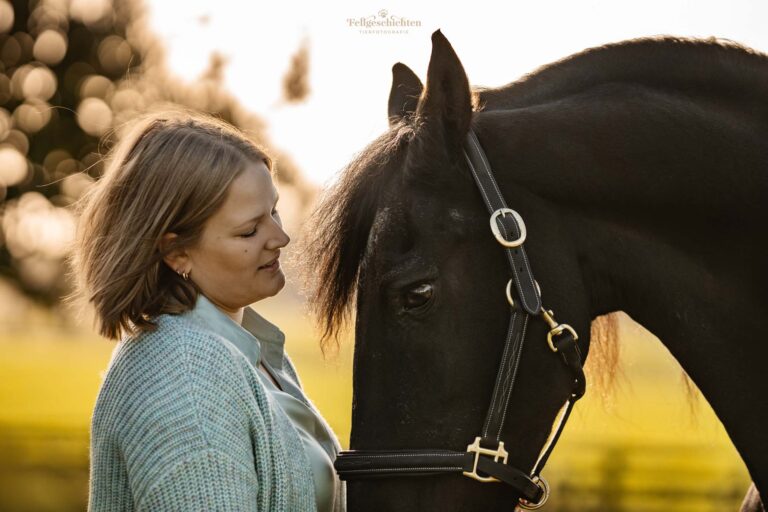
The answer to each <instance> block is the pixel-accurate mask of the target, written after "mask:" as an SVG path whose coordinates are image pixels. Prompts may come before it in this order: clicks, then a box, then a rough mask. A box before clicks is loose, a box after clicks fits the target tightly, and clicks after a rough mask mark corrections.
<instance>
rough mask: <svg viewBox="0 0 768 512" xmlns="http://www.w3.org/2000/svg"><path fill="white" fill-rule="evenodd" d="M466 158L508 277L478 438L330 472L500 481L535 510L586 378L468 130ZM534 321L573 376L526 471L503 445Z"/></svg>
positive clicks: (350, 463) (380, 454)
mask: <svg viewBox="0 0 768 512" xmlns="http://www.w3.org/2000/svg"><path fill="white" fill-rule="evenodd" d="M464 149H465V151H464V156H465V158H466V160H467V163H468V164H469V169H470V171H471V172H472V176H473V177H474V179H475V183H476V184H477V187H478V189H479V190H480V194H481V195H482V196H483V201H484V202H485V205H486V207H487V208H488V211H489V212H490V214H491V218H490V224H491V232H492V233H493V236H494V237H495V238H496V240H497V241H498V242H499V244H501V245H502V246H503V247H504V252H505V253H506V255H507V260H508V261H509V264H510V267H511V269H512V278H511V279H510V280H509V282H508V283H507V286H506V290H505V293H506V297H507V300H508V301H509V304H510V306H511V311H512V312H511V316H510V320H509V328H508V329H507V337H506V341H505V344H504V352H503V353H502V357H501V363H500V365H499V371H498V374H497V376H496V382H495V384H494V387H493V394H492V395H491V404H490V406H489V407H488V412H487V414H486V418H485V423H484V424H483V429H482V433H481V435H479V436H477V437H475V439H474V441H472V442H471V443H470V444H469V445H468V446H467V449H466V451H463V452H460V451H452V450H430V449H425V450H348V451H342V452H341V453H339V455H338V457H337V458H336V461H335V462H334V467H335V468H336V472H337V473H338V474H339V477H340V478H341V479H342V480H354V479H369V478H386V477H403V476H430V475H441V474H451V473H456V474H461V475H464V476H466V477H469V478H472V479H474V480H477V481H479V482H484V483H488V482H503V483H505V484H507V485H509V486H511V487H512V488H514V489H515V490H516V491H517V492H518V493H519V494H520V500H519V506H520V507H521V508H523V509H526V510H535V509H538V508H541V507H542V506H543V505H544V503H546V501H547V499H548V498H549V485H548V484H547V482H546V480H544V479H543V478H542V477H541V476H540V473H541V470H542V469H543V467H544V465H545V464H546V462H547V459H549V456H550V454H551V453H552V450H553V449H554V447H555V444H557V441H558V439H559V438H560V434H561V433H562V431H563V429H564V428H565V424H566V422H567V421H568V417H569V416H570V414H571V411H572V410H573V405H574V404H575V403H576V401H577V400H578V399H579V398H581V397H582V396H583V395H584V391H585V385H586V381H585V378H584V371H583V369H582V357H581V352H580V351H579V347H578V345H577V344H576V340H578V335H577V334H576V331H575V330H574V329H573V328H572V327H571V326H570V325H568V324H558V323H557V322H556V321H555V318H554V313H553V312H552V311H551V310H546V309H544V308H543V307H542V305H541V290H540V288H539V284H538V283H537V282H536V280H535V279H534V278H533V273H532V272H531V268H530V265H529V264H528V257H527V256H526V254H525V250H524V249H523V242H525V239H526V236H527V230H526V227H525V223H524V222H523V219H522V217H521V216H520V214H519V213H517V212H516V211H515V210H512V209H510V208H507V206H506V204H505V202H504V198H503V197H502V195H501V191H500V190H499V187H498V185H497V184H496V180H495V179H494V177H493V172H492V171H491V166H490V164H489V163H488V159H487V158H486V156H485V153H484V152H483V150H482V148H481V146H480V141H478V139H477V136H476V135H475V133H474V132H473V131H472V130H470V132H469V134H468V136H467V141H466V145H465V148H464ZM513 283H514V285H515V289H516V291H517V296H518V298H519V301H520V306H521V307H518V306H517V305H516V303H515V300H514V298H513V296H512V284H513ZM538 316H540V317H541V318H542V319H543V320H544V321H545V322H546V323H547V325H548V326H549V331H548V333H547V344H548V345H549V347H550V349H551V350H552V351H553V352H554V353H558V354H560V356H561V358H562V360H563V362H564V363H565V365H566V367H567V368H568V369H569V371H570V372H571V374H572V376H573V388H572V390H571V395H570V397H569V398H568V399H567V400H566V402H565V405H564V408H563V409H561V413H562V414H559V415H558V417H559V421H557V423H556V426H555V428H554V429H553V431H552V433H551V435H550V437H549V439H548V441H547V443H545V445H544V447H543V448H542V450H541V453H540V455H539V458H538V460H537V461H536V464H535V465H534V467H533V469H532V470H531V471H530V473H525V472H523V471H521V470H519V469H517V468H515V467H513V466H510V465H508V464H507V458H508V455H509V454H508V452H507V451H506V449H505V448H504V442H503V441H502V440H501V432H502V429H503V428H504V422H505V419H506V416H507V410H508V408H509V407H508V406H509V397H510V396H511V394H512V388H513V387H514V383H515V377H516V375H517V368H518V365H519V363H520V356H521V355H522V351H523V343H524V342H525V333H526V327H527V325H528V320H529V319H530V318H531V317H538Z"/></svg>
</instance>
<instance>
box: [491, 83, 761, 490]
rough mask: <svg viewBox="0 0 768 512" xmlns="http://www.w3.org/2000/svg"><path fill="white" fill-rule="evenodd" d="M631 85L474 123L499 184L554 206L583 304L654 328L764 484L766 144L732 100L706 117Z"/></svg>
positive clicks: (695, 107)
mask: <svg viewBox="0 0 768 512" xmlns="http://www.w3.org/2000/svg"><path fill="white" fill-rule="evenodd" d="M640 92H641V93H642V94H643V95H645V96H646V97H645V98H644V99H642V100H640V99H638V97H637V95H636V94H634V95H633V94H632V92H631V91H620V90H615V89H612V90H610V91H608V92H606V94H605V95H602V96H601V95H600V94H592V95H590V96H587V97H582V98H579V97H572V98H570V99H566V100H563V101H561V102H559V103H557V104H553V105H552V106H551V107H550V108H547V107H546V106H545V107H542V106H539V107H536V109H535V110H530V111H529V110H526V109H521V110H517V111H509V112H506V113H503V112H489V113H486V114H484V115H482V116H481V119H480V120H479V122H478V126H477V128H478V130H479V132H480V135H481V142H483V143H484V145H485V146H486V149H487V150H488V152H489V158H490V160H491V164H492V165H493V166H494V167H495V168H497V169H504V170H503V171H501V174H502V176H501V178H500V179H501V181H502V187H503V188H505V187H509V189H508V190H510V191H512V190H513V189H514V187H522V188H525V189H526V190H527V191H529V192H532V193H533V194H535V195H537V196H539V197H541V198H543V199H545V200H547V201H545V202H544V203H542V204H548V205H552V204H556V205H558V211H559V212H561V213H562V215H561V220H562V224H563V225H564V226H565V227H566V229H567V230H568V232H570V233H572V235H573V240H574V242H575V244H576V248H575V249H576V251H577V253H578V257H579V261H580V265H581V270H582V272H583V275H584V281H585V283H586V286H587V288H588V293H589V294H590V301H591V305H592V313H593V316H597V315H598V314H602V313H607V312H610V311H619V310H622V311H625V312H626V313H628V314H629V315H630V316H632V318H634V319H635V320H637V321H638V322H639V323H641V324H642V325H643V326H645V327H646V328H647V329H649V330H650V331H651V332H653V333H654V334H655V335H656V336H658V337H659V339H661V340H662V342H663V343H664V344H665V345H666V346H667V347H668V348H669V350H670V351H671V352H672V354H673V355H674V356H675V357H676V358H677V359H678V361H679V362H680V364H681V365H682V366H683V367H684V368H685V370H686V372H687V373H688V374H689V375H690V376H691V378H692V379H693V380H694V381H695V382H696V384H697V385H698V386H699V388H700V389H701V391H702V392H703V394H704V395H705V396H706V398H707V399H708V400H709V402H710V404H711V405H712V406H713V408H714V409H715V411H716V412H717V414H718V416H719V417H720V419H721V420H722V421H723V423H724V425H725V426H726V429H727V430H728V432H729V434H730V435H731V438H732V439H733V441H734V443H735V444H736V446H737V448H738V449H739V450H740V451H741V453H742V455H743V456H744V458H745V461H746V462H747V465H748V467H749V468H750V470H751V472H752V475H753V478H755V480H756V482H757V483H758V487H761V484H762V488H763V489H766V487H768V443H766V442H765V441H764V439H763V438H764V435H763V434H762V432H764V429H765V425H766V424H768V400H767V399H766V398H765V397H763V396H762V392H763V390H764V389H766V386H765V382H766V378H765V375H766V371H768V370H767V369H766V366H765V365H766V361H768V343H766V342H765V340H764V339H763V338H764V335H763V326H762V321H763V319H764V317H765V313H766V311H768V302H767V301H766V292H765V290H766V283H768V278H767V277H766V276H767V275H768V273H767V272H766V270H765V266H764V264H763V261H764V260H765V256H764V254H765V251H763V250H762V248H765V246H766V243H765V240H764V234H765V228H764V227H763V226H761V225H760V224H759V222H760V221H761V219H763V218H765V215H764V214H765V211H764V210H765V209H766V201H765V198H766V197H768V194H766V182H767V180H766V179H765V178H764V176H765V174H766V172H765V168H764V167H762V166H761V165H760V164H761V163H762V162H766V161H768V147H766V144H765V142H762V143H761V142H756V140H757V137H755V138H750V139H745V138H744V136H743V135H744V134H748V132H744V133H742V132H741V131H740V130H743V126H744V125H743V124H742V125H740V124H739V122H738V121H739V119H738V118H736V117H733V118H730V117H728V116H731V115H732V112H728V113H726V114H724V113H723V112H718V111H716V110H713V112H712V124H711V125H706V124H702V123H705V120H706V116H704V115H702V114H704V113H706V112H705V110H706V109H705V107H704V106H700V105H687V104H676V103H675V100H673V99H671V98H668V97H664V96H663V94H661V93H660V97H659V98H654V94H655V93H654V92H652V91H645V90H643V91H640ZM654 99H658V100H659V101H660V103H661V108H659V105H657V104H655V102H654V101H653V100H654ZM724 115H725V116H726V117H727V118H729V119H731V120H732V123H730V126H729V125H728V123H725V122H724V118H723V116H724ZM746 122H747V121H745V123H746ZM762 140H763V141H765V140H768V137H766V136H765V134H764V135H763V136H762ZM513 207H514V206H513ZM761 213H762V214H763V215H762V216H759V215H760V214H761ZM541 271H544V270H541ZM764 492H765V491H764Z"/></svg>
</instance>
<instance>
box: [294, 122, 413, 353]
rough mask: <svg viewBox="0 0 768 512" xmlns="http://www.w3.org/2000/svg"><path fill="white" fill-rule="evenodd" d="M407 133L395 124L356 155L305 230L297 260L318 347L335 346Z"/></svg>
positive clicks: (398, 167)
mask: <svg viewBox="0 0 768 512" xmlns="http://www.w3.org/2000/svg"><path fill="white" fill-rule="evenodd" d="M413 134H414V130H413V127H412V126H411V125H410V124H408V123H406V122H402V123H398V124H396V125H394V126H392V127H391V128H390V129H389V130H388V131H387V132H385V133H384V134H383V135H381V136H380V137H378V138H377V139H376V140H374V141H373V142H371V143H370V144H369V145H368V146H367V147H366V148H365V149H363V151H361V152H360V153H358V154H357V155H356V156H355V158H353V160H352V161H351V162H350V163H349V164H348V165H347V166H346V167H345V168H344V170H343V171H342V172H341V175H340V178H339V180H338V181H337V183H336V184H335V185H333V186H332V187H330V188H329V189H328V190H327V191H326V192H324V193H323V195H322V196H321V199H320V202H319V204H318V206H317V208H316V209H315V212H314V213H313V215H312V216H311V220H310V222H309V226H308V229H307V230H305V232H306V233H307V235H306V238H305V239H304V240H303V241H302V247H301V249H300V250H299V251H298V255H297V260H298V264H299V269H300V271H301V273H302V274H303V277H304V281H305V286H306V289H307V298H308V305H309V308H310V310H311V311H312V313H313V314H314V315H315V317H316V320H317V323H318V326H319V327H320V330H321V333H322V335H321V346H322V347H323V348H324V349H325V348H326V347H327V346H328V345H329V344H330V343H331V341H334V342H336V343H337V344H338V336H339V334H340V332H341V330H342V328H343V327H344V325H345V323H346V320H347V319H348V318H349V314H350V311H351V309H352V305H353V302H354V298H355V291H356V288H357V282H358V278H359V275H360V270H361V266H362V264H363V260H364V258H365V256H366V254H367V252H368V251H369V250H370V247H371V244H373V243H375V239H376V233H377V232H379V231H380V230H381V225H382V224H383V223H384V220H385V217H386V211H387V210H386V208H385V206H384V205H385V203H386V201H387V197H386V191H387V190H389V189H390V188H391V187H392V183H393V182H394V180H397V179H398V177H401V176H402V169H401V168H402V167H403V165H404V161H405V158H404V155H405V152H406V148H407V144H408V142H409V141H410V140H411V139H412V138H413ZM377 219H378V220H377Z"/></svg>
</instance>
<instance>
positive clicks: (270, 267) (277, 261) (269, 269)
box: [259, 258, 280, 272]
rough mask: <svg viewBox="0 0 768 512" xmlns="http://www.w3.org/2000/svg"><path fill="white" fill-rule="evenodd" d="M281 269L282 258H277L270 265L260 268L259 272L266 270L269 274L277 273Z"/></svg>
mask: <svg viewBox="0 0 768 512" xmlns="http://www.w3.org/2000/svg"><path fill="white" fill-rule="evenodd" d="M279 268H280V258H275V259H274V260H272V261H271V262H270V263H268V264H266V265H262V266H260V267H259V270H266V271H267V272H275V271H276V270H277V269H279Z"/></svg>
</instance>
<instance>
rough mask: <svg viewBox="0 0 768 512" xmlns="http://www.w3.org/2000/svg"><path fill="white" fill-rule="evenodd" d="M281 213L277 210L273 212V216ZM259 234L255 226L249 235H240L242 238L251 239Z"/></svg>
mask: <svg viewBox="0 0 768 512" xmlns="http://www.w3.org/2000/svg"><path fill="white" fill-rule="evenodd" d="M279 213H280V212H279V211H278V210H277V208H275V209H274V210H272V215H278V214H279ZM257 232H258V228H257V227H256V226H254V227H253V230H252V231H250V232H248V233H243V234H242V235H240V236H242V237H246V238H247V237H251V236H253V235H255V234H256V233H257Z"/></svg>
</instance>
